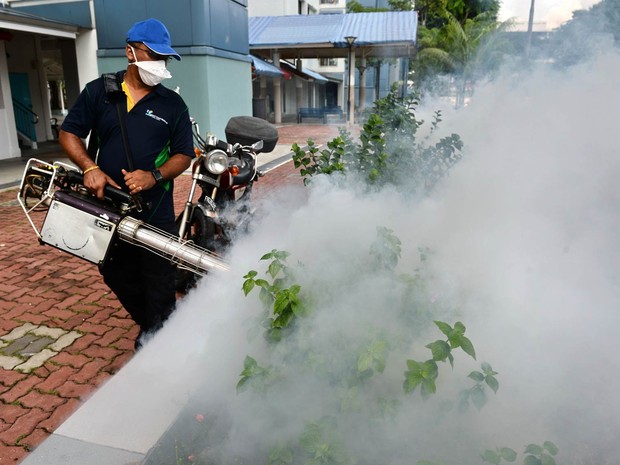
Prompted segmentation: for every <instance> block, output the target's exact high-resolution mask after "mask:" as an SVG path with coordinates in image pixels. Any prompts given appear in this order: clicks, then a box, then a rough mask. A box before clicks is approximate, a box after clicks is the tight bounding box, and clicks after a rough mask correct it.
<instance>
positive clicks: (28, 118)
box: [13, 99, 39, 142]
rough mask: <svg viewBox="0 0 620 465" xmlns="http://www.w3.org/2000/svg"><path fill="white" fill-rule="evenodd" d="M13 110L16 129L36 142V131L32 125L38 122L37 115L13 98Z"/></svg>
mask: <svg viewBox="0 0 620 465" xmlns="http://www.w3.org/2000/svg"><path fill="white" fill-rule="evenodd" d="M13 112H14V113H15V125H16V126H17V130H18V131H19V132H21V133H22V134H23V135H24V136H26V137H28V138H29V139H30V140H31V141H33V142H36V140H37V132H36V130H35V127H34V125H35V124H37V123H38V122H39V115H37V114H36V113H35V112H34V111H32V110H31V109H30V108H28V107H27V106H26V105H24V104H23V103H21V102H18V101H17V100H15V99H13Z"/></svg>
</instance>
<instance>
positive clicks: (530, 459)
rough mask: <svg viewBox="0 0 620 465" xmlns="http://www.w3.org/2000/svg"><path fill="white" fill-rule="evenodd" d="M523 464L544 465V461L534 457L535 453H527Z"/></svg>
mask: <svg viewBox="0 0 620 465" xmlns="http://www.w3.org/2000/svg"><path fill="white" fill-rule="evenodd" d="M523 465H542V462H541V461H540V459H539V458H538V457H534V456H533V455H527V456H526V457H525V458H524V459H523Z"/></svg>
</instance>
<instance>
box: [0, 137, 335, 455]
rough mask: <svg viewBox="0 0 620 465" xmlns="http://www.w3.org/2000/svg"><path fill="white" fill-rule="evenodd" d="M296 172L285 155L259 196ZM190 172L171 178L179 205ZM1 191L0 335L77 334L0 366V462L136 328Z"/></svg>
mask: <svg viewBox="0 0 620 465" xmlns="http://www.w3.org/2000/svg"><path fill="white" fill-rule="evenodd" d="M279 132H280V143H282V144H286V145H288V144H292V143H293V142H298V143H299V144H300V145H302V144H304V143H305V142H306V140H307V138H308V137H310V138H312V139H313V140H314V141H315V142H317V143H325V142H326V141H327V140H329V139H331V138H333V137H335V136H337V135H338V129H337V127H336V126H319V125H307V126H306V125H292V126H284V127H280V128H279ZM295 182H299V183H301V177H300V176H299V175H298V173H297V171H296V170H294V169H293V165H292V163H287V164H285V165H283V166H281V167H279V168H277V169H275V170H273V171H270V172H269V173H267V175H266V176H265V177H263V178H262V179H261V180H260V182H258V183H257V184H256V185H255V188H254V195H255V196H258V197H260V196H263V195H265V194H266V193H268V192H269V191H272V190H273V189H275V188H277V187H278V186H281V185H283V184H288V183H295ZM188 185H189V177H186V176H183V177H181V178H180V179H179V182H178V183H177V185H176V191H175V200H176V202H177V207H178V206H180V205H182V202H183V195H187V194H186V193H187V187H188ZM15 196H16V190H9V191H5V192H0V227H1V230H0V337H1V336H4V335H6V334H8V333H9V332H10V331H11V330H13V329H15V328H18V327H20V326H22V325H24V324H27V323H30V324H32V325H45V326H47V327H49V328H61V329H63V330H65V331H77V332H79V333H80V334H81V337H79V338H78V339H77V340H75V342H73V343H72V344H71V345H69V346H68V347H66V348H64V349H62V350H61V351H60V353H58V355H56V356H54V357H52V358H50V359H49V360H47V361H46V362H45V363H44V364H43V365H42V366H41V367H39V368H37V369H35V370H33V371H32V372H30V373H22V372H20V371H16V370H11V369H5V368H2V367H0V465H4V464H9V463H13V464H14V463H17V462H19V461H21V460H22V459H23V458H24V457H25V456H26V455H27V454H28V451H30V450H32V448H34V447H35V446H37V445H38V444H40V443H41V442H42V441H43V440H44V439H45V438H46V437H47V436H48V435H49V434H50V433H52V432H53V431H54V430H55V429H56V428H57V427H58V426H59V425H60V424H61V423H62V422H63V421H64V420H65V419H66V418H67V417H68V416H69V415H71V414H72V413H73V412H74V411H75V410H76V409H77V408H78V407H79V406H80V404H81V403H82V402H84V400H85V399H86V398H87V397H88V395H89V394H91V393H92V392H93V391H94V390H95V389H96V388H97V387H98V386H100V385H101V384H102V383H103V382H104V381H105V380H106V379H108V378H109V377H111V376H112V375H113V374H114V373H116V372H117V371H118V370H119V369H120V368H121V367H122V366H123V365H124V364H125V363H126V362H127V361H128V360H129V359H130V358H131V357H132V355H133V352H134V351H133V344H134V339H135V337H136V335H137V333H138V328H137V327H136V325H135V324H134V323H133V321H132V320H131V319H130V318H129V316H128V314H127V313H126V312H125V310H124V309H123V308H122V306H121V305H120V304H119V302H118V301H117V300H116V298H115V296H114V295H113V294H111V293H110V291H109V290H108V288H107V287H106V286H105V284H104V283H103V281H102V279H101V277H100V276H99V273H98V272H97V268H96V266H95V265H93V264H90V263H88V262H85V261H83V260H81V259H78V258H74V257H72V256H70V255H68V254H66V253H64V252H61V251H59V250H56V249H54V248H52V247H50V246H42V245H39V244H38V242H37V239H36V235H35V232H34V231H33V230H32V228H31V226H30V224H29V223H28V221H27V219H26V217H25V215H24V213H23V212H22V209H21V207H19V205H17V203H16V201H15Z"/></svg>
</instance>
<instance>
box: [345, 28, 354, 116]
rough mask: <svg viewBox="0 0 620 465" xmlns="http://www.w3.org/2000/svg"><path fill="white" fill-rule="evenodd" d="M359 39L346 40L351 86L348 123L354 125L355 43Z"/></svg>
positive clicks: (348, 100) (348, 101)
mask: <svg viewBox="0 0 620 465" xmlns="http://www.w3.org/2000/svg"><path fill="white" fill-rule="evenodd" d="M356 39H357V37H354V36H347V37H345V38H344V40H346V41H347V45H348V47H349V62H348V71H349V72H348V85H349V95H348V98H347V123H348V124H349V125H352V124H353V123H354V119H355V118H354V115H353V113H354V109H353V107H354V106H355V74H354V73H353V70H354V69H355V64H354V63H352V61H353V42H355V40H356Z"/></svg>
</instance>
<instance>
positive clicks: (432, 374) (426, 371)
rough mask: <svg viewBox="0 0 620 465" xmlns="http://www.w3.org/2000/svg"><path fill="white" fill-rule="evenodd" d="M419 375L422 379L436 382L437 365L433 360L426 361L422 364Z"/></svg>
mask: <svg viewBox="0 0 620 465" xmlns="http://www.w3.org/2000/svg"><path fill="white" fill-rule="evenodd" d="M420 374H421V375H422V377H423V378H424V379H428V380H433V381H434V380H436V379H437V376H438V375H439V368H438V367H437V363H435V361H434V360H427V361H426V362H424V363H423V364H422V369H421V371H420Z"/></svg>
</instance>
